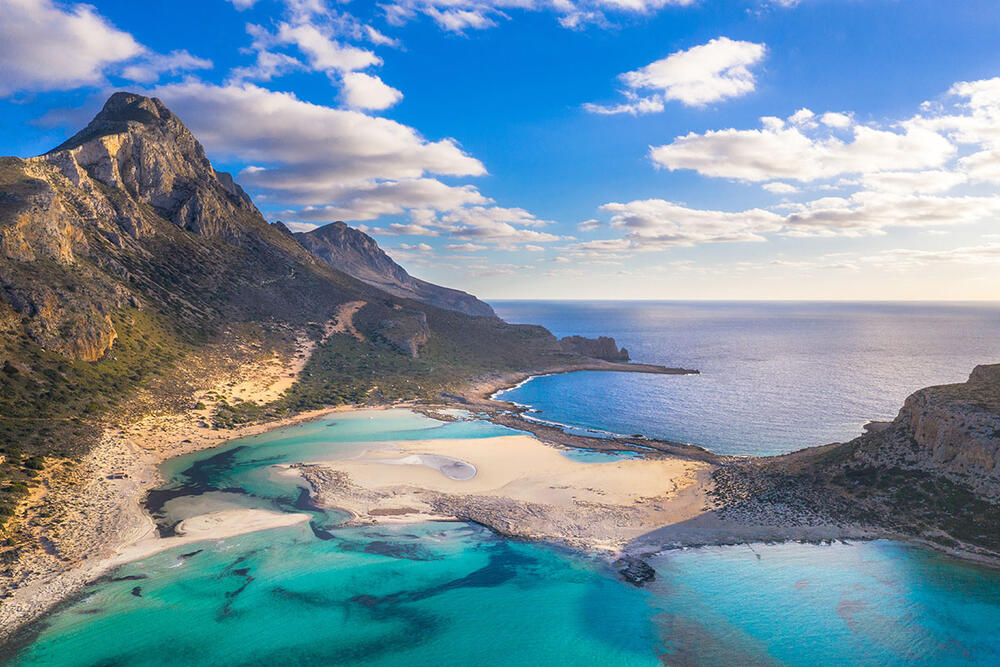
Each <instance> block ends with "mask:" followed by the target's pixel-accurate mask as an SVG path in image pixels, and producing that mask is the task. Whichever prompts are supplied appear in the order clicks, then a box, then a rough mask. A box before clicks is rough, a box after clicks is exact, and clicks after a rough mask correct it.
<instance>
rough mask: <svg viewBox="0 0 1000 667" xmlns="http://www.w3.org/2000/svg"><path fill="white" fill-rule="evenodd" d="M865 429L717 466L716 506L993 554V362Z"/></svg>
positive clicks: (996, 486)
mask: <svg viewBox="0 0 1000 667" xmlns="http://www.w3.org/2000/svg"><path fill="white" fill-rule="evenodd" d="M867 430H868V432H867V433H866V434H865V435H862V436H860V437H858V438H855V439H854V440H851V441H850V442H847V443H836V444H832V445H826V446H823V447H813V448H810V449H805V450H801V451H798V452H793V453H791V454H787V455H784V456H776V457H770V458H766V459H757V460H744V461H736V462H733V463H732V464H730V465H727V466H724V467H723V468H720V470H719V471H718V472H717V473H716V488H717V494H718V504H719V508H720V510H721V511H722V512H723V513H724V514H729V515H730V516H733V517H742V518H743V519H747V518H751V519H758V520H759V519H760V517H768V516H770V517H774V516H781V515H788V514H789V513H790V514H792V515H795V516H799V517H811V519H812V520H814V521H816V522H819V523H827V524H830V525H835V524H840V525H843V524H848V523H849V524H854V525H860V526H868V527H871V528H872V529H873V530H875V531H878V532H881V533H882V534H886V533H888V534H890V535H893V534H895V535H900V534H901V535H904V536H908V537H913V538H917V539H920V540H923V541H926V542H928V543H931V544H934V545H938V546H940V547H943V548H947V549H950V550H956V551H959V552H963V553H966V554H978V555H984V556H988V557H989V558H991V559H997V558H1000V466H998V458H1000V365H992V366H977V367H976V369H975V370H974V371H973V372H972V374H971V375H970V377H969V380H968V381H967V382H964V383H961V384H954V385H944V386H938V387H928V388H926V389H921V390H920V391H918V392H916V393H914V394H913V395H911V396H910V397H909V398H907V399H906V402H905V404H904V405H903V408H902V409H901V410H900V411H899V414H898V416H897V417H896V418H895V419H894V420H893V421H892V422H885V423H875V424H871V425H869V428H868V429H867Z"/></svg>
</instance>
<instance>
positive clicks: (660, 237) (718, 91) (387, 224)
mask: <svg viewBox="0 0 1000 667" xmlns="http://www.w3.org/2000/svg"><path fill="white" fill-rule="evenodd" d="M997 35H1000V7H998V4H997V2H996V1H995V0H992V1H979V0H962V1H961V2H954V0H938V1H931V0H494V1H488V0H383V1H382V2H376V3H373V2H361V1H359V0H351V1H337V0H172V1H171V2H146V3H136V2H134V1H131V0H130V1H127V2H126V1H117V0H115V1H110V0H109V1H104V2H96V3H93V4H78V3H73V2H66V3H62V2H55V1H53V0H0V154H3V155H17V156H20V157H29V156H32V155H38V154H41V153H44V152H45V151H46V150H49V149H50V148H52V147H54V146H56V145H58V144H59V143H61V142H62V141H63V140H64V139H66V138H67V137H68V136H70V135H72V134H73V133H74V132H76V131H77V130H79V129H80V128H81V127H83V126H84V125H85V124H86V123H87V122H88V121H89V119H90V118H91V117H92V116H93V115H94V114H95V113H96V112H97V111H98V110H99V109H100V107H101V106H102V104H103V102H104V100H105V99H106V98H107V97H108V96H109V95H110V94H111V93H112V92H114V91H116V90H129V91H134V92H139V93H143V94H148V95H153V96H156V97H159V98H160V99H162V100H163V101H164V102H165V103H166V104H167V106H168V107H169V108H170V109H171V110H173V111H174V113H176V114H177V115H178V116H179V117H180V118H181V120H182V121H184V123H185V124H186V125H187V126H188V127H189V128H190V129H191V130H192V131H193V132H194V133H195V135H196V136H197V137H198V139H199V140H200V141H201V142H202V144H203V145H204V146H205V149H206V151H207V152H208V155H209V157H210V158H211V160H212V162H213V164H215V166H216V168H217V169H220V170H225V171H230V172H232V173H233V174H234V175H235V177H236V179H237V180H238V181H239V182H240V183H241V184H242V185H243V186H244V188H245V189H246V190H247V191H248V193H250V195H251V196H252V197H253V199H254V202H255V203H256V205H257V206H258V208H260V210H261V212H262V213H263V214H264V215H265V217H267V218H268V219H269V220H282V221H284V222H286V223H287V224H288V225H289V226H290V227H292V228H293V229H296V230H299V231H305V230H308V229H311V228H314V227H316V226H318V225H323V224H326V223H329V222H332V221H335V220H343V221H345V222H348V223H349V224H351V225H353V226H356V227H358V228H360V229H362V230H364V231H366V232H367V233H369V234H371V235H372V236H374V237H375V238H376V240H377V241H378V242H379V244H380V245H381V246H382V247H383V248H384V249H385V250H386V251H387V252H388V253H389V254H390V255H391V256H392V257H393V258H394V259H396V260H397V261H398V262H400V263H401V264H402V265H403V266H404V267H406V268H407V269H408V270H409V271H410V273H412V274H414V275H416V276H418V277H421V278H424V279H427V280H431V281H433V282H437V283H440V284H444V285H448V286H452V287H458V288H461V289H464V290H466V291H470V292H472V293H475V294H477V295H478V296H481V297H484V298H487V299H490V298H492V299H502V298H513V299H533V298H550V299H733V300H739V299H760V300H766V299H802V300H812V299H816V300H820V299H823V300H825V299H837V300H896V299H914V300H978V299H989V300H996V299H1000V39H998V37H997Z"/></svg>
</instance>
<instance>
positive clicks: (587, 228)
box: [576, 218, 604, 232]
mask: <svg viewBox="0 0 1000 667" xmlns="http://www.w3.org/2000/svg"><path fill="white" fill-rule="evenodd" d="M603 226H604V223H603V222H601V221H600V220H597V219H594V218H591V219H590V220H584V221H583V222H581V223H578V224H577V226H576V228H577V229H579V230H580V231H581V232H592V231H594V230H595V229H598V228H600V227H603Z"/></svg>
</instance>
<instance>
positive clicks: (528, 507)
mask: <svg viewBox="0 0 1000 667" xmlns="http://www.w3.org/2000/svg"><path fill="white" fill-rule="evenodd" d="M435 456H439V457H448V458H451V459H457V460H459V461H462V462H465V463H467V464H468V465H470V466H474V467H475V469H476V475H475V476H474V477H472V478H471V479H464V480H462V479H452V478H449V477H448V476H446V475H445V474H443V473H442V472H441V471H440V470H438V469H437V468H436V467H435V466H431V465H427V464H422V465H400V461H402V460H419V461H423V460H426V459H428V458H430V460H431V461H434V460H435V459H433V458H432V457H435ZM411 457H421V458H420V459H415V458H411ZM712 469H713V466H711V465H709V464H706V463H702V462H698V461H690V460H686V459H679V458H660V459H627V460H618V461H609V462H607V463H581V462H578V461H572V460H570V459H568V458H566V457H565V456H563V455H562V454H560V453H559V450H557V449H555V448H554V447H551V446H549V445H547V444H545V443H543V442H541V441H540V440H537V439H536V438H534V437H532V436H528V435H511V436H501V437H496V438H478V439H465V440H422V441H414V442H405V443H399V444H398V445H397V446H396V447H395V448H394V449H388V450H372V451H369V452H368V453H367V454H366V455H365V457H364V458H361V459H349V460H334V461H324V462H322V463H317V464H311V465H302V466H293V467H291V468H290V469H289V471H288V473H289V474H298V475H301V476H302V477H303V478H305V479H306V480H307V481H308V482H309V483H310V484H311V485H312V487H313V489H314V490H315V491H316V493H317V500H318V502H320V503H321V504H323V505H327V506H331V507H337V508H340V509H344V510H347V511H349V512H351V513H353V514H354V516H355V517H356V518H355V523H387V522H399V521H416V520H427V519H430V518H434V519H438V520H440V519H441V518H444V517H451V518H458V519H462V520H471V521H476V522H478V523H482V524H484V525H487V526H490V527H491V528H493V529H495V530H497V531H498V532H501V533H504V534H508V535H515V536H518V537H524V538H529V539H544V540H553V541H558V542H562V543H566V544H570V545H572V546H576V547H579V548H585V549H590V550H598V551H604V552H617V551H620V550H621V549H622V548H623V547H624V546H625V545H626V544H627V543H628V542H629V541H630V540H632V539H634V538H636V537H638V536H640V535H642V534H644V533H647V532H649V531H651V530H654V529H656V528H659V527H662V526H666V525H671V524H676V523H680V522H683V521H687V520H689V519H691V518H692V517H694V516H697V515H698V514H700V513H702V512H703V511H704V509H705V505H706V503H707V496H706V491H707V489H708V488H709V486H710V484H711V482H710V475H711V470H712Z"/></svg>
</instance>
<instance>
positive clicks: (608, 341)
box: [559, 336, 629, 361]
mask: <svg viewBox="0 0 1000 667" xmlns="http://www.w3.org/2000/svg"><path fill="white" fill-rule="evenodd" d="M559 346H560V347H561V348H562V350H563V351H564V352H568V353H571V354H580V355H583V356H585V357H591V358H594V359H604V360H605V361H628V360H629V356H628V350H626V349H625V348H624V347H623V348H621V349H618V344H617V343H615V339H614V338H609V337H608V336H600V337H598V338H584V337H583V336H566V337H565V338H560V339H559Z"/></svg>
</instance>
